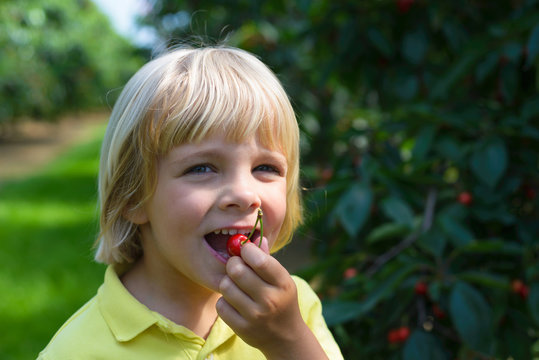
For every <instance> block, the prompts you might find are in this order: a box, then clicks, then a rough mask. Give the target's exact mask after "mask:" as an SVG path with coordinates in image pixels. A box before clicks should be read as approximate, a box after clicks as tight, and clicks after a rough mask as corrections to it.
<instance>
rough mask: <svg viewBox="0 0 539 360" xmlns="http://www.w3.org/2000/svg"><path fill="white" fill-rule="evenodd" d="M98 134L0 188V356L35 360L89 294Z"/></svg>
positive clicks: (95, 270)
mask: <svg viewBox="0 0 539 360" xmlns="http://www.w3.org/2000/svg"><path fill="white" fill-rule="evenodd" d="M103 131H104V129H103V128H100V129H99V130H97V131H96V132H94V133H93V134H92V136H91V138H90V139H89V140H88V142H85V143H83V144H80V145H78V146H76V147H74V148H73V149H71V150H69V151H68V152H67V153H65V154H64V155H63V156H61V157H60V158H59V159H58V160H56V161H55V162H54V163H52V164H50V165H49V166H48V167H46V168H45V169H44V170H43V171H41V172H40V173H38V174H35V175H33V176H31V177H28V178H25V179H21V180H17V181H10V182H4V183H0V327H1V329H2V330H1V331H0V358H2V359H6V360H7V359H35V358H36V357H37V354H38V353H39V351H40V350H41V349H42V348H43V347H44V346H45V345H46V344H47V343H48V341H49V340H50V338H51V337H52V336H53V335H54V332H55V331H56V330H57V329H58V328H59V326H60V325H61V324H62V323H63V322H64V321H65V320H66V319H67V318H68V317H69V316H70V315H71V314H72V313H73V312H74V311H75V310H76V309H78V308H79V307H80V306H81V305H82V304H84V303H85V302H86V301H87V300H89V299H90V297H91V296H93V295H94V294H95V292H96V290H97V287H98V286H99V284H100V283H101V282H102V279H103V271H104V266H102V265H99V264H96V263H95V262H94V261H93V254H92V244H93V242H94V240H95V236H96V233H97V229H98V227H97V203H96V198H97V185H96V184H97V183H96V179H97V171H98V161H99V160H98V157H99V146H100V141H101V138H102V135H103Z"/></svg>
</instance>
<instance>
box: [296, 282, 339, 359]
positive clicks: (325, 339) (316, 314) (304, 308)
mask: <svg viewBox="0 0 539 360" xmlns="http://www.w3.org/2000/svg"><path fill="white" fill-rule="evenodd" d="M292 279H294V282H295V283H296V288H297V291H298V303H299V309H300V311H301V316H302V317H303V320H304V321H305V323H306V324H307V326H309V328H310V329H311V331H312V332H313V334H314V335H315V336H316V338H317V339H318V341H319V342H320V345H322V348H323V349H324V351H325V352H326V354H327V355H328V358H330V359H331V360H342V359H343V356H342V354H341V351H340V349H339V346H338V345H337V343H336V342H335V339H334V338H333V335H332V333H331V331H330V330H329V329H328V327H327V325H326V321H325V320H324V316H323V315H322V303H321V302H320V299H319V298H318V295H316V293H315V292H314V290H313V289H312V287H311V286H310V285H309V283H308V282H307V281H305V280H303V279H302V278H300V277H297V276H294V275H293V276H292Z"/></svg>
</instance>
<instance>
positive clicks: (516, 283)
mask: <svg viewBox="0 0 539 360" xmlns="http://www.w3.org/2000/svg"><path fill="white" fill-rule="evenodd" d="M522 288H524V283H523V282H522V280H520V279H515V280H513V281H512V282H511V289H512V290H513V292H514V293H515V294H520V292H521V291H522Z"/></svg>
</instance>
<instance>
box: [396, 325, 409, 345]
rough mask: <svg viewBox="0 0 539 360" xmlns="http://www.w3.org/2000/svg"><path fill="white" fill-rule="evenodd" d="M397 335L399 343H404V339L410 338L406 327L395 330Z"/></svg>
mask: <svg viewBox="0 0 539 360" xmlns="http://www.w3.org/2000/svg"><path fill="white" fill-rule="evenodd" d="M397 334H398V336H399V341H400V342H405V341H406V339H408V337H409V336H410V328H408V327H407V326H403V327H401V328H399V329H397Z"/></svg>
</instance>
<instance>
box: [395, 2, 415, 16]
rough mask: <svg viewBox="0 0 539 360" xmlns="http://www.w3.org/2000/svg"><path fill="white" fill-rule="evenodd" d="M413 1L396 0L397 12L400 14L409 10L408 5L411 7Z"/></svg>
mask: <svg viewBox="0 0 539 360" xmlns="http://www.w3.org/2000/svg"><path fill="white" fill-rule="evenodd" d="M413 3H414V0H397V7H398V8H399V12H400V13H401V14H405V13H407V12H408V11H409V10H410V7H412V4H413Z"/></svg>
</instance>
